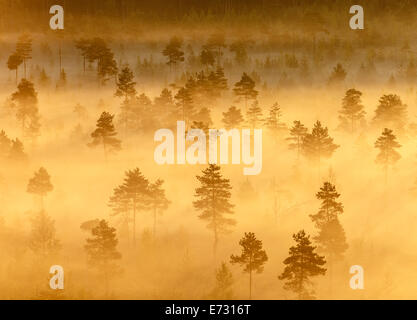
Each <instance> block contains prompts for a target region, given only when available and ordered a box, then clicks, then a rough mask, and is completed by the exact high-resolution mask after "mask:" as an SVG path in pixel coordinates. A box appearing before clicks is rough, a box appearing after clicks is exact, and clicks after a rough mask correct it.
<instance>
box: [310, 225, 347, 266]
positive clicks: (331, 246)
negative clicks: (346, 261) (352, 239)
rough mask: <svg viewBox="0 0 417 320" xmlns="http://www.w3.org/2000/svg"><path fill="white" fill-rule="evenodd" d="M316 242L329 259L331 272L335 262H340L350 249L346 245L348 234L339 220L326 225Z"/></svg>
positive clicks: (316, 237) (321, 229) (315, 238)
mask: <svg viewBox="0 0 417 320" xmlns="http://www.w3.org/2000/svg"><path fill="white" fill-rule="evenodd" d="M314 240H315V241H316V242H317V243H318V244H319V248H318V249H319V250H320V251H321V252H323V253H324V254H325V256H327V257H328V262H329V270H330V271H332V264H333V261H334V260H340V259H342V257H343V253H344V252H345V251H346V250H347V248H348V247H349V246H348V244H347V243H346V234H345V230H344V229H343V226H342V225H341V224H340V221H339V219H338V218H335V219H333V220H331V221H329V222H327V223H326V224H324V225H323V226H322V227H321V228H320V230H319V233H318V235H317V236H315V237H314Z"/></svg>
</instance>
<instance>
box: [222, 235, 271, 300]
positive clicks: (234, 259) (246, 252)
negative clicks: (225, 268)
mask: <svg viewBox="0 0 417 320" xmlns="http://www.w3.org/2000/svg"><path fill="white" fill-rule="evenodd" d="M239 245H241V246H242V253H241V254H240V256H236V255H233V254H232V255H231V256H230V263H233V264H236V263H237V264H240V265H242V266H243V267H244V269H243V272H246V273H249V299H252V273H253V272H256V273H261V272H262V271H263V266H264V264H265V263H266V262H267V261H268V256H267V255H266V252H265V250H263V249H262V241H261V240H258V239H256V236H255V234H254V233H253V232H245V236H244V237H243V238H242V239H241V240H240V241H239Z"/></svg>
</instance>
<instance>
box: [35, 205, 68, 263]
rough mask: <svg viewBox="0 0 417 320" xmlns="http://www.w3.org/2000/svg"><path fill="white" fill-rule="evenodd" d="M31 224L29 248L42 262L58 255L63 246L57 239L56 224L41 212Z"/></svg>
mask: <svg viewBox="0 0 417 320" xmlns="http://www.w3.org/2000/svg"><path fill="white" fill-rule="evenodd" d="M31 224H32V229H31V232H30V235H29V248H30V249H31V250H32V251H33V252H34V253H35V254H36V255H37V256H38V258H39V260H41V261H42V260H44V259H46V258H50V257H53V256H54V255H56V254H57V253H58V251H59V250H60V249H61V244H60V242H59V240H57V239H56V230H55V222H54V221H53V220H52V219H51V217H49V216H48V215H47V214H46V213H45V211H44V210H41V211H40V212H39V213H38V214H37V215H36V216H35V217H34V218H33V219H31Z"/></svg>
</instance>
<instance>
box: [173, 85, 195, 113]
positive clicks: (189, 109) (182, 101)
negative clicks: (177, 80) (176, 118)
mask: <svg viewBox="0 0 417 320" xmlns="http://www.w3.org/2000/svg"><path fill="white" fill-rule="evenodd" d="M174 98H175V100H176V105H177V107H178V114H179V115H180V116H181V117H182V120H183V121H189V120H190V119H192V118H193V116H194V106H193V99H192V96H191V94H190V90H187V89H186V88H184V87H182V88H180V89H179V90H178V93H177V94H176V95H175V97H174Z"/></svg>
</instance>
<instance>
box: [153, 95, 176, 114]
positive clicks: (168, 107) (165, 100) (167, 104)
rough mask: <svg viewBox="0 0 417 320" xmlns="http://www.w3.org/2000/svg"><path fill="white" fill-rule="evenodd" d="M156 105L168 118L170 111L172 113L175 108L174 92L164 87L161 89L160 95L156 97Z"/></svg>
mask: <svg viewBox="0 0 417 320" xmlns="http://www.w3.org/2000/svg"><path fill="white" fill-rule="evenodd" d="M154 105H155V107H156V109H157V110H159V111H160V112H162V113H163V114H165V115H166V117H167V118H168V115H169V113H172V112H173V109H174V99H173V97H172V92H171V91H170V90H168V89H167V88H164V89H163V90H162V91H161V94H160V95H159V97H156V98H155V99H154Z"/></svg>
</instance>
